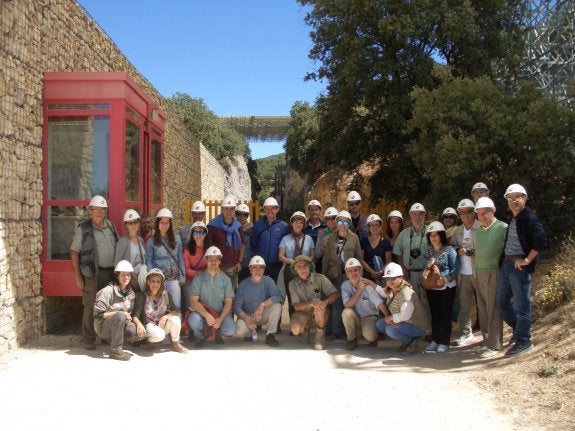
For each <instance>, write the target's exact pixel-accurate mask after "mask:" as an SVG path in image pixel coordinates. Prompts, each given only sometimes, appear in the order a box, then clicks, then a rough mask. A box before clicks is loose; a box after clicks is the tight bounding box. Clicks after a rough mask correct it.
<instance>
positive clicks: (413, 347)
mask: <svg viewBox="0 0 575 431" xmlns="http://www.w3.org/2000/svg"><path fill="white" fill-rule="evenodd" d="M402 346H405V344H402ZM417 352H419V344H418V343H417V341H413V343H411V344H410V345H409V346H406V347H405V349H403V352H401V354H402V355H405V356H410V355H413V354H414V353H417Z"/></svg>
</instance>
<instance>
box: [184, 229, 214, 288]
mask: <svg viewBox="0 0 575 431" xmlns="http://www.w3.org/2000/svg"><path fill="white" fill-rule="evenodd" d="M191 233H192V240H191V241H190V242H189V244H188V246H187V247H186V248H185V249H184V271H185V272H186V288H187V287H188V286H189V285H191V283H192V281H193V280H194V277H196V276H197V275H198V274H200V273H202V272H203V271H205V270H206V268H207V267H208V263H207V261H206V258H205V257H204V253H205V251H206V250H207V248H208V247H209V241H208V240H207V234H208V228H207V226H206V225H205V224H204V222H202V221H196V222H194V223H192V230H191Z"/></svg>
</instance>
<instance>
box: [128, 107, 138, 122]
mask: <svg viewBox="0 0 575 431" xmlns="http://www.w3.org/2000/svg"><path fill="white" fill-rule="evenodd" d="M126 114H128V115H129V116H130V117H132V119H133V120H135V121H136V122H137V123H139V122H140V116H139V115H138V114H136V113H135V112H134V111H132V110H131V109H130V108H126Z"/></svg>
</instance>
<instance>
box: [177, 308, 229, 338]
mask: <svg viewBox="0 0 575 431" xmlns="http://www.w3.org/2000/svg"><path fill="white" fill-rule="evenodd" d="M204 322H205V319H204V318H203V317H202V316H201V314H200V313H196V312H195V311H192V312H191V313H190V316H189V317H188V324H189V325H190V328H192V330H193V331H194V337H196V339H200V338H204V332H203V329H204ZM235 332H236V322H234V319H233V317H232V315H231V314H228V315H227V316H226V318H225V319H224V321H223V322H222V326H220V333H221V334H222V335H225V336H226V337H231V336H232V335H234V334H235Z"/></svg>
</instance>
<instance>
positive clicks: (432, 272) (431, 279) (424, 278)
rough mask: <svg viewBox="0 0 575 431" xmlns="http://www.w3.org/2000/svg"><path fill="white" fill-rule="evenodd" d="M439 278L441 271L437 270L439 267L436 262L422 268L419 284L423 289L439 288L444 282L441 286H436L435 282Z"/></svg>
mask: <svg viewBox="0 0 575 431" xmlns="http://www.w3.org/2000/svg"><path fill="white" fill-rule="evenodd" d="M440 279H441V273H440V272H439V267H438V266H437V265H436V264H433V265H431V266H428V267H427V268H425V269H424V270H423V273H422V274H421V285H422V286H423V288H424V289H429V290H433V289H441V288H442V287H443V286H445V283H444V284H443V285H442V286H438V285H437V282H438V281H439V280H440Z"/></svg>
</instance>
